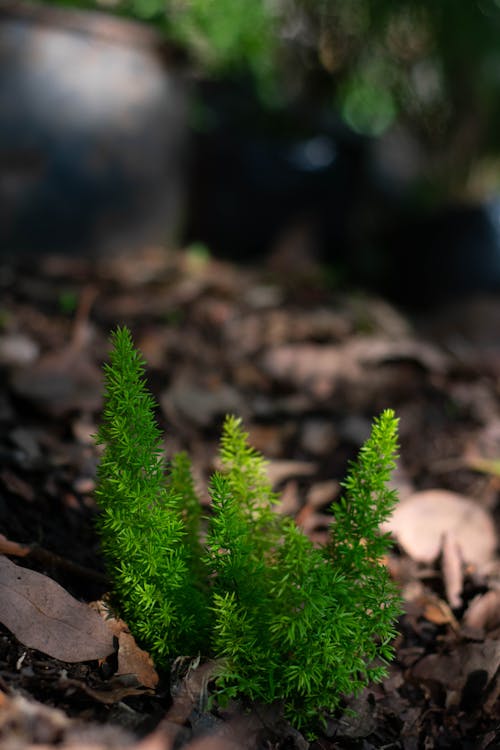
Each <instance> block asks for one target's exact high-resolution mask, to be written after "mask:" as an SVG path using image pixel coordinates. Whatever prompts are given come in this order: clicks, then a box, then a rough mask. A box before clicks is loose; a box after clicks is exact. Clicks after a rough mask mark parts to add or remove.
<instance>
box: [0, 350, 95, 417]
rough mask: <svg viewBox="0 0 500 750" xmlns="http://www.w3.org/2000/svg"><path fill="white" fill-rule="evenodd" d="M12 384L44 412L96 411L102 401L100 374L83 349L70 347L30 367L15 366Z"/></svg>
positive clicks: (55, 415) (16, 390)
mask: <svg viewBox="0 0 500 750" xmlns="http://www.w3.org/2000/svg"><path fill="white" fill-rule="evenodd" d="M11 386H12V389H13V390H14V392H15V393H16V394H17V395H18V396H22V397H23V398H25V399H27V400H29V401H32V402H34V403H36V404H37V406H38V407H39V408H40V409H42V410H43V411H44V412H46V413H47V414H50V415H51V416H54V417H61V416H62V415H64V414H67V413H68V412H70V411H76V410H81V411H90V412H92V411H97V410H98V409H100V408H101V404H102V374H101V371H100V370H99V368H98V367H97V366H96V365H95V364H94V363H93V362H92V361H91V360H90V358H89V356H88V355H87V354H86V353H85V352H84V351H75V350H74V349H72V348H71V347H67V348H66V349H62V350H60V351H58V352H51V353H49V354H46V355H45V356H44V357H42V358H40V359H39V360H38V361H37V362H36V363H35V364H34V365H33V366H31V367H23V368H19V369H16V370H14V371H13V372H12V375H11Z"/></svg>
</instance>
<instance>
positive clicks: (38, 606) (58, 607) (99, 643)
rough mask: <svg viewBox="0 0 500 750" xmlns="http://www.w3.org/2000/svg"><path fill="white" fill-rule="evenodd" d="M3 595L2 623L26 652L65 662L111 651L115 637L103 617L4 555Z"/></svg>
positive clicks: (1, 569)
mask: <svg viewBox="0 0 500 750" xmlns="http://www.w3.org/2000/svg"><path fill="white" fill-rule="evenodd" d="M0 591H1V598H2V608H1V610H0V621H1V622H2V623H3V624H4V625H5V627H6V628H8V629H9V630H10V631H11V632H12V633H13V634H14V635H15V636H16V638H17V639H18V640H19V641H20V642H21V643H22V644H23V645H25V646H27V647H28V648H35V649H37V650H38V651H42V652H43V653H44V654H48V655H49V656H52V657H54V658H55V659H59V660H60V661H66V662H80V661H90V660H93V659H103V658H105V657H106V656H108V655H109V654H111V653H112V652H113V634H112V632H111V631H110V630H109V628H108V627H107V625H106V624H105V623H104V622H103V620H102V619H101V618H100V617H99V615H97V614H96V612H93V611H92V610H91V609H90V608H89V607H88V605H87V604H83V603H82V602H79V601H77V600H76V599H74V598H73V597H72V596H71V595H70V594H68V592H67V591H65V589H63V588H62V586H59V584H58V583H56V582H55V581H53V580H52V579H51V578H47V576H44V575H42V574H41V573H37V572H35V571H33V570H28V569H26V568H21V567H19V566H18V565H15V564H14V563H13V562H11V561H10V560H8V559H7V558H6V557H4V556H1V557H0Z"/></svg>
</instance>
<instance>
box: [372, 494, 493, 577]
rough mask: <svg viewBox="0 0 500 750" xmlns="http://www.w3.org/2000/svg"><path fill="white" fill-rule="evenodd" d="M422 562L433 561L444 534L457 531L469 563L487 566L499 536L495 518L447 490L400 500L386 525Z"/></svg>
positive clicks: (437, 553) (477, 505)
mask: <svg viewBox="0 0 500 750" xmlns="http://www.w3.org/2000/svg"><path fill="white" fill-rule="evenodd" d="M384 530H385V531H390V532H392V533H393V534H394V535H395V537H396V538H397V540H398V542H399V544H400V545H401V546H402V547H403V549H404V550H405V551H406V552H407V553H408V554H409V555H410V556H411V557H413V558H414V559H415V560H418V561H419V562H433V561H434V560H436V558H437V557H438V555H439V552H440V549H441V546H442V541H443V535H444V534H446V533H448V534H451V533H452V534H453V536H454V539H455V540H456V543H457V544H458V545H459V546H460V551H461V554H462V556H463V559H464V561H465V562H467V563H470V564H472V565H478V566H480V565H483V564H484V563H487V562H488V561H489V560H491V558H492V557H493V555H494V553H495V549H496V546H497V537H496V532H495V526H494V524H493V521H492V518H491V516H490V514H489V513H487V511H485V510H484V509H483V508H481V506H480V505H479V504H478V503H477V502H476V501H474V500H472V499H471V498H468V497H465V496H463V495H458V494H456V493H454V492H448V491H447V490H439V489H436V490H425V491H423V492H416V493H415V494H414V495H411V496H410V497H409V498H407V499H406V500H404V501H403V502H402V503H400V504H399V505H398V506H397V508H396V510H395V511H394V513H393V515H392V517H391V518H390V519H389V521H387V523H385V524H384Z"/></svg>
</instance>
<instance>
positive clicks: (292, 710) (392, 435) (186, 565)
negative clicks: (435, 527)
mask: <svg viewBox="0 0 500 750" xmlns="http://www.w3.org/2000/svg"><path fill="white" fill-rule="evenodd" d="M112 342H113V351H112V354H111V363H110V365H107V366H106V368H105V374H106V394H105V409H104V413H103V420H102V425H101V427H100V429H99V433H98V436H97V439H98V442H99V443H102V444H104V446H105V449H104V453H103V456H102V460H101V463H100V466H99V471H98V485H97V491H96V494H97V499H98V501H99V504H100V506H101V509H102V514H101V517H100V521H99V530H100V533H101V537H102V543H103V549H104V553H105V556H106V560H107V563H108V567H109V570H110V573H111V576H112V578H113V583H114V597H115V603H116V606H117V608H118V609H119V610H120V612H121V613H122V615H123V616H124V618H125V619H126V620H127V622H128V624H129V626H130V628H131V630H132V632H133V633H134V634H135V635H136V636H137V637H138V638H139V639H140V640H141V641H142V642H143V643H144V644H145V645H147V646H148V647H149V649H150V651H151V653H152V654H153V656H154V658H155V659H156V660H157V662H159V663H160V664H165V663H166V660H167V659H168V658H174V657H176V656H179V655H194V654H196V653H197V652H201V653H202V654H203V655H204V656H213V657H215V658H217V659H218V660H219V664H220V667H219V671H218V675H217V679H216V684H217V689H218V695H219V697H220V699H228V698H231V697H233V696H235V695H243V696H246V697H247V698H249V699H255V700H259V701H263V702H273V701H282V702H283V703H284V706H285V711H286V714H287V716H289V717H290V718H291V719H292V720H293V721H294V722H295V723H296V725H297V726H301V725H304V724H306V725H311V724H313V723H314V722H317V721H318V719H321V718H322V717H323V716H324V715H325V714H328V713H331V712H332V711H334V710H335V708H336V707H337V706H338V704H339V701H340V699H341V697H342V695H344V694H351V693H356V692H358V691H359V690H360V689H361V688H362V687H364V686H365V685H366V684H367V683H368V682H369V681H370V680H380V679H381V678H382V677H383V676H384V674H385V664H386V663H387V661H388V660H389V659H390V658H391V655H392V650H391V646H390V641H391V639H392V638H393V636H394V634H395V630H394V622H395V618H396V617H397V615H398V614H399V612H400V599H399V596H398V593H397V591H396V588H395V586H394V584H393V583H392V582H391V580H390V578H389V575H388V572H387V570H386V568H385V566H384V565H383V562H382V557H383V555H384V553H385V552H386V551H387V548H388V545H389V539H388V537H387V535H384V534H381V533H380V532H379V525H380V523H381V522H382V521H383V520H385V519H386V518H387V517H388V515H389V514H390V512H391V510H392V509H393V507H394V504H395V502H396V497H395V494H394V492H393V491H391V490H388V489H387V482H388V480H389V478H390V473H391V470H392V468H393V466H394V456H395V451H396V447H397V435H396V432H397V420H396V419H395V417H394V413H393V412H392V411H390V410H387V411H385V412H384V413H383V414H382V415H381V416H380V417H379V418H378V419H376V420H375V421H374V425H373V431H372V434H371V437H370V439H369V440H368V441H367V442H366V443H365V445H364V446H363V448H362V449H361V452H360V455H359V458H358V460H357V461H356V462H355V463H353V464H352V465H351V467H350V471H349V475H348V478H347V479H346V481H345V483H344V489H345V494H344V497H343V498H342V500H341V501H340V503H338V504H335V505H334V506H333V507H332V511H333V514H334V520H333V521H332V525H331V534H330V541H329V543H328V544H327V545H325V546H323V547H315V546H314V545H313V544H312V542H311V541H310V540H309V539H308V537H307V536H306V535H305V534H304V533H303V532H302V531H301V530H300V529H298V528H297V526H296V525H295V523H294V522H293V520H292V519H290V518H284V517H283V516H281V515H279V514H278V513H276V512H275V511H274V509H273V506H274V504H275V503H276V495H275V494H274V492H273V491H272V487H271V485H270V482H269V479H268V477H267V472H266V462H265V460H264V459H263V457H262V456H261V455H260V454H259V453H258V452H257V451H255V450H254V449H253V448H252V447H251V446H250V445H249V443H248V436H247V435H246V433H245V432H244V431H243V429H242V426H241V420H239V419H237V418H236V417H232V416H230V417H227V418H226V421H225V423H224V427H223V432H222V437H221V444H220V460H221V465H222V470H221V471H220V472H218V473H215V474H214V475H213V477H212V479H211V482H210V487H209V489H210V496H211V500H212V514H211V517H210V519H209V520H208V530H207V534H206V539H205V541H204V542H203V543H202V541H201V536H200V521H201V509H200V504H199V501H198V498H197V495H196V491H195V486H194V482H193V478H192V474H191V469H190V462H189V458H188V457H187V456H186V455H185V454H184V453H180V454H177V455H176V456H174V458H173V459H172V461H171V464H170V466H169V469H168V471H167V469H166V466H165V463H164V460H163V454H162V447H161V436H160V434H159V430H158V428H157V426H156V423H155V420H154V407H155V404H154V401H153V399H152V397H151V395H150V394H149V393H148V391H147V388H146V385H145V381H144V362H143V360H142V358H141V356H140V355H139V354H138V352H136V351H135V350H134V348H133V344H132V339H131V336H130V333H129V331H128V330H127V329H125V328H121V329H120V328H119V329H117V331H116V332H115V333H114V334H113V336H112Z"/></svg>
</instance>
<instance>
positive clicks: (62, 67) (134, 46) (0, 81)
mask: <svg viewBox="0 0 500 750" xmlns="http://www.w3.org/2000/svg"><path fill="white" fill-rule="evenodd" d="M186 104H187V89H186V84H185V81H184V78H183V75H182V70H181V68H180V66H179V64H178V63H177V61H176V60H175V55H174V53H173V52H172V53H171V51H170V50H169V48H168V47H167V46H166V45H165V43H164V42H163V41H162V39H161V38H160V37H159V36H158V35H157V34H156V33H155V32H154V31H153V30H152V29H150V28H148V27H144V26H142V25H141V24H137V23H134V22H130V21H126V20H123V19H117V18H114V17H112V16H107V15H106V14H101V13H90V12H85V11H74V10H68V9H64V8H59V7H50V6H46V5H31V4H27V3H24V2H23V3H19V2H3V3H2V4H1V5H0V247H1V249H2V251H3V252H4V253H5V252H7V253H9V252H10V253H15V252H19V251H27V252H35V253H39V252H47V251H54V252H102V251H104V250H109V249H117V250H122V249H132V248H134V247H137V246H140V245H143V244H146V243H153V242H165V241H172V239H173V238H174V237H175V235H176V232H177V230H178V228H179V219H180V214H181V210H182V207H183V193H184V175H185V157H186V135H187V127H186V116H187V107H186Z"/></svg>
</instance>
